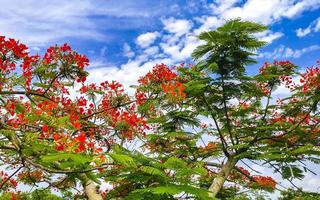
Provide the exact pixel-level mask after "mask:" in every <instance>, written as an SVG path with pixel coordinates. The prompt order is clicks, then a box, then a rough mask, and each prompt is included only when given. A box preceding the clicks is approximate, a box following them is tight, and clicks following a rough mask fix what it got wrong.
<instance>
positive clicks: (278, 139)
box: [0, 19, 320, 200]
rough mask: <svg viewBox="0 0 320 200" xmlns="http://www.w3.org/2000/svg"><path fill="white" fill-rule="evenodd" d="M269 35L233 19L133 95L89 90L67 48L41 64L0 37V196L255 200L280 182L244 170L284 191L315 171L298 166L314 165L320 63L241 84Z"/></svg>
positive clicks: (82, 60)
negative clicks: (188, 60) (282, 185)
mask: <svg viewBox="0 0 320 200" xmlns="http://www.w3.org/2000/svg"><path fill="white" fill-rule="evenodd" d="M264 30H266V27H265V26H263V25H260V24H256V23H253V22H245V21H241V20H240V19H235V20H231V21H228V22H226V24H225V25H223V26H222V27H219V28H218V29H217V30H214V31H209V32H204V33H202V34H200V36H199V39H200V40H203V42H204V43H203V45H201V46H199V47H197V48H196V49H195V51H194V52H193V54H192V55H193V57H194V58H195V60H196V64H195V65H190V66H185V65H184V64H181V65H179V66H173V67H169V66H167V65H165V64H158V65H156V66H154V68H153V69H152V70H151V71H150V72H148V73H147V74H145V75H144V76H142V77H141V78H140V79H139V80H138V85H136V86H135V89H136V92H135V94H134V96H130V95H128V94H127V93H125V91H124V89H123V87H122V85H121V84H120V83H118V82H116V81H105V82H102V83H100V84H98V83H88V82H87V81H86V77H87V76H88V72H87V71H86V69H85V68H86V67H87V66H88V65H89V60H88V59H87V58H86V57H85V56H84V55H81V54H79V53H77V52H75V51H73V50H72V49H71V47H70V46H69V45H68V44H64V45H62V46H57V45H56V46H53V47H50V48H49V49H48V50H47V52H46V53H45V55H44V56H43V57H40V56H32V55H29V53H28V48H27V47H26V46H25V45H23V44H21V43H20V42H18V41H16V40H14V39H7V38H5V37H0V137H1V138H0V152H1V154H0V158H1V159H0V165H1V166H2V167H3V168H6V169H5V171H4V172H1V173H0V194H1V195H3V198H11V199H19V198H20V197H19V195H20V196H21V195H22V196H23V195H26V197H25V199H28V198H29V199H32V198H33V199H35V198H37V197H36V196H35V195H37V194H39V193H41V196H42V197H46V196H47V197H46V199H50V198H51V199H59V198H60V197H58V196H55V195H53V194H51V190H41V186H40V185H42V184H46V186H45V187H47V188H48V189H54V190H56V191H57V192H58V193H60V195H64V197H63V198H65V199H68V198H69V199H70V198H72V196H77V197H78V199H81V198H88V199H96V198H98V199H102V198H105V199H159V200H160V199H215V197H217V198H220V199H246V198H247V199H248V198H251V197H252V195H251V196H250V195H244V194H243V195H238V196H237V194H240V193H242V192H243V191H245V190H249V191H250V192H251V193H250V194H255V193H257V194H258V195H256V199H262V197H261V196H259V194H260V193H259V192H261V191H265V192H272V191H274V190H276V189H277V182H276V181H275V180H274V179H273V178H272V177H269V176H265V175H263V174H262V175H261V174H257V173H256V172H252V171H251V172H249V171H248V170H249V169H248V168H244V167H241V166H239V163H240V161H242V162H252V163H258V164H261V165H263V166H267V167H271V168H273V169H274V170H275V172H276V173H280V174H281V175H282V178H283V179H287V180H289V181H291V182H292V181H293V180H294V179H302V178H303V177H304V175H305V173H306V172H308V171H309V172H311V173H313V172H312V171H311V170H310V169H308V168H307V167H306V165H304V163H305V162H314V163H315V164H318V163H319V161H320V160H319V148H318V146H319V130H320V129H319V123H320V116H319V111H318V106H319V105H318V104H319V100H320V96H319V94H320V93H319V90H320V75H319V74H320V70H319V67H320V66H319V65H320V62H319V61H318V63H317V65H316V66H313V67H310V68H307V69H306V71H305V72H301V71H299V69H298V66H296V65H295V64H293V63H291V62H290V61H274V62H272V63H269V62H266V63H265V64H264V65H263V66H262V67H261V68H260V70H259V73H258V74H256V75H248V74H247V73H246V70H247V67H248V65H249V64H252V63H255V62H256V61H255V59H254V55H255V53H256V51H257V50H258V49H259V48H260V47H262V46H263V45H264V44H265V42H263V41H260V40H258V39H257V38H256V37H255V35H254V34H256V33H259V32H261V31H264ZM295 80H299V81H295ZM283 86H284V87H286V88H287V89H288V91H289V92H288V93H289V94H288V95H287V96H283V97H281V98H279V99H278V100H275V99H274V95H273V93H274V91H275V90H277V88H278V87H283ZM75 88H79V89H78V90H77V91H75V90H76V89H75ZM204 138H206V139H204ZM217 158H219V160H224V161H222V162H215V161H216V160H217ZM104 182H106V183H108V184H110V188H108V190H106V191H101V190H102V188H99V187H98V188H95V187H96V186H99V185H101V184H102V183H104ZM40 183H41V184H40ZM226 183H228V184H226ZM20 184H24V185H27V187H30V188H33V192H32V193H31V194H23V193H21V192H20V191H19V185H20ZM227 185H228V187H227ZM92 186H93V187H92ZM222 186H225V187H222ZM229 186H230V187H229ZM236 186H237V187H236ZM43 187H44V186H43ZM36 189H38V190H36ZM256 191H258V192H256ZM297 194H298V193H297ZM304 194H306V193H304ZM288 195H289V193H284V194H283V198H289V196H290V195H289V196H288ZM299 195H300V194H299ZM308 195H309V194H308ZM93 197H94V198H93ZM290 198H291V197H290ZM20 199H23V198H22V197H21V198H20Z"/></svg>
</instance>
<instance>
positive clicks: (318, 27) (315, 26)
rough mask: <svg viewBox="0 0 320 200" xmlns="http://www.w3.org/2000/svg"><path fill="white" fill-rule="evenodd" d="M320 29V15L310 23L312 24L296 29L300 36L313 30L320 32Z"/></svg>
mask: <svg viewBox="0 0 320 200" xmlns="http://www.w3.org/2000/svg"><path fill="white" fill-rule="evenodd" d="M319 31H320V17H319V18H318V19H316V20H314V21H313V22H311V23H310V25H309V26H308V27H307V28H304V29H303V28H299V29H297V30H296V33H297V36H298V37H304V36H306V35H309V34H310V33H312V32H319Z"/></svg>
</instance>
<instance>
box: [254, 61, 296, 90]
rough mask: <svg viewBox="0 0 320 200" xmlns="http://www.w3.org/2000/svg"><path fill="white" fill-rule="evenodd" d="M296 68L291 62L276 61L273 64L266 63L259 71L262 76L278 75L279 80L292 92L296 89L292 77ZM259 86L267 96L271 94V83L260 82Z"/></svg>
mask: <svg viewBox="0 0 320 200" xmlns="http://www.w3.org/2000/svg"><path fill="white" fill-rule="evenodd" d="M295 68H296V66H295V65H294V64H293V63H291V62H290V61H274V62H273V63H272V64H270V63H268V62H265V63H264V64H263V66H262V67H261V68H260V69H259V72H260V74H262V75H268V74H272V75H278V76H279V77H278V79H277V80H280V81H281V82H282V83H283V84H284V85H285V87H287V88H289V89H290V90H291V91H292V90H294V89H295V87H296V85H295V83H294V82H293V80H292V76H291V74H292V72H293V71H294V69H295ZM274 81H276V80H274ZM257 85H258V86H259V87H260V88H261V90H262V91H263V93H264V94H265V95H268V94H269V93H270V92H271V88H270V83H268V82H259V83H258V84H257Z"/></svg>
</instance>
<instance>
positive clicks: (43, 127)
mask: <svg viewBox="0 0 320 200" xmlns="http://www.w3.org/2000/svg"><path fill="white" fill-rule="evenodd" d="M41 129H42V132H48V131H49V126H48V125H46V124H45V125H43V126H42V128H41Z"/></svg>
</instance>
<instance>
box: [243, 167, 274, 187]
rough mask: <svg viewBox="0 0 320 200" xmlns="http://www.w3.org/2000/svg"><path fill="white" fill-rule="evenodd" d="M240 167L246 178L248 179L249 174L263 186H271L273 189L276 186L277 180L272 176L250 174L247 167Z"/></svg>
mask: <svg viewBox="0 0 320 200" xmlns="http://www.w3.org/2000/svg"><path fill="white" fill-rule="evenodd" d="M238 168H239V170H241V172H242V173H243V174H245V175H246V176H244V177H243V178H244V179H245V180H248V178H247V176H249V177H252V180H253V181H254V182H255V183H256V184H258V185H259V186H261V187H271V188H272V189H275V188H276V185H277V182H276V181H275V180H274V179H273V178H272V177H270V176H258V175H254V176H252V175H251V174H250V172H249V171H248V170H246V169H245V168H243V167H238ZM250 184H252V183H250Z"/></svg>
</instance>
